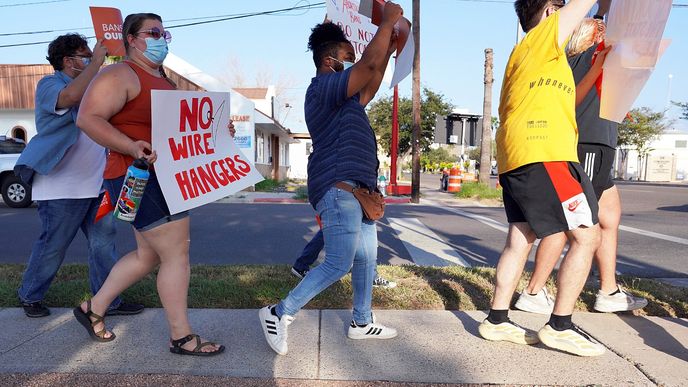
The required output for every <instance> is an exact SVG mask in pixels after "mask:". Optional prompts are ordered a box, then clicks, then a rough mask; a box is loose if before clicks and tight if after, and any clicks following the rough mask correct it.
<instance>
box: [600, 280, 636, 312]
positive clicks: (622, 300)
mask: <svg viewBox="0 0 688 387" xmlns="http://www.w3.org/2000/svg"><path fill="white" fill-rule="evenodd" d="M617 287H618V289H619V291H618V292H615V293H614V294H611V295H610V294H604V293H602V291H598V292H597V297H595V306H594V307H593V308H594V309H595V310H596V311H598V312H605V313H612V312H626V311H629V310H636V309H642V308H644V307H646V306H647V300H646V299H644V298H642V297H635V296H632V295H631V294H629V293H628V292H626V291H625V290H624V289H623V288H622V287H621V286H618V285H617Z"/></svg>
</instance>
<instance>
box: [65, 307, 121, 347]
mask: <svg viewBox="0 0 688 387" xmlns="http://www.w3.org/2000/svg"><path fill="white" fill-rule="evenodd" d="M86 307H87V308H88V310H87V311H86V313H84V311H83V310H81V305H79V306H77V307H76V308H74V317H76V321H78V322H79V324H81V325H82V326H83V327H84V328H86V331H88V334H89V335H90V336H91V338H92V339H93V340H95V341H100V342H103V343H106V342H108V341H112V340H114V339H115V334H114V333H112V332H110V337H105V335H106V334H107V333H108V331H107V329H106V328H103V329H101V330H100V331H98V332H96V331H95V326H96V325H98V324H99V323H103V325H105V319H104V318H103V316H100V315H97V314H95V313H93V311H92V310H91V300H88V301H86ZM91 318H94V319H95V320H91Z"/></svg>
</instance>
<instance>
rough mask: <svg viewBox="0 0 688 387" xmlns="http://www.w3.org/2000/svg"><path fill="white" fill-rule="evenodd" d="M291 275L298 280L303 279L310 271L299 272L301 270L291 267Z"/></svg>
mask: <svg viewBox="0 0 688 387" xmlns="http://www.w3.org/2000/svg"><path fill="white" fill-rule="evenodd" d="M291 274H293V275H294V277H296V278H298V279H303V277H305V276H306V274H308V269H306V270H299V269H297V268H295V267H294V266H292V267H291Z"/></svg>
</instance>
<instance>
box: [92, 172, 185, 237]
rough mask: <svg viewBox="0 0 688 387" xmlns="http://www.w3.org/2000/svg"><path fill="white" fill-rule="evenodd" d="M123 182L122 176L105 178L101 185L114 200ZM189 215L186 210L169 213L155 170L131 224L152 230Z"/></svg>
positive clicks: (117, 196)
mask: <svg viewBox="0 0 688 387" xmlns="http://www.w3.org/2000/svg"><path fill="white" fill-rule="evenodd" d="M122 184H124V176H120V177H118V178H115V179H105V180H104V181H103V185H104V186H105V189H107V190H108V193H109V194H110V200H112V201H113V202H115V201H116V200H117V198H119V193H120V191H121V190H122ZM187 216H189V212H188V211H184V212H180V213H178V214H174V215H170V210H169V208H168V207H167V202H166V201H165V196H164V195H163V194H162V189H161V188H160V184H159V183H158V178H157V176H156V175H155V172H151V174H150V177H149V178H148V182H147V183H146V188H145V189H144V190H143V196H142V197H141V203H140V204H139V209H138V211H136V217H135V218H134V221H133V222H131V225H132V226H134V228H136V229H137V230H138V231H147V230H152V229H154V228H156V227H158V226H162V225H163V224H165V223H168V222H172V221H175V220H178V219H183V218H186V217H187Z"/></svg>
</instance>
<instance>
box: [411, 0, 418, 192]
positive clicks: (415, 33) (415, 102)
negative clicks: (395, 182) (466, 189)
mask: <svg viewBox="0 0 688 387" xmlns="http://www.w3.org/2000/svg"><path fill="white" fill-rule="evenodd" d="M412 33H413V43H414V47H413V48H414V53H413V91H412V96H411V97H412V99H413V134H412V136H411V147H412V152H413V156H412V159H411V160H412V164H413V166H412V171H413V173H412V176H411V202H412V203H416V204H417V203H419V202H420V0H413V31H412Z"/></svg>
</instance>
